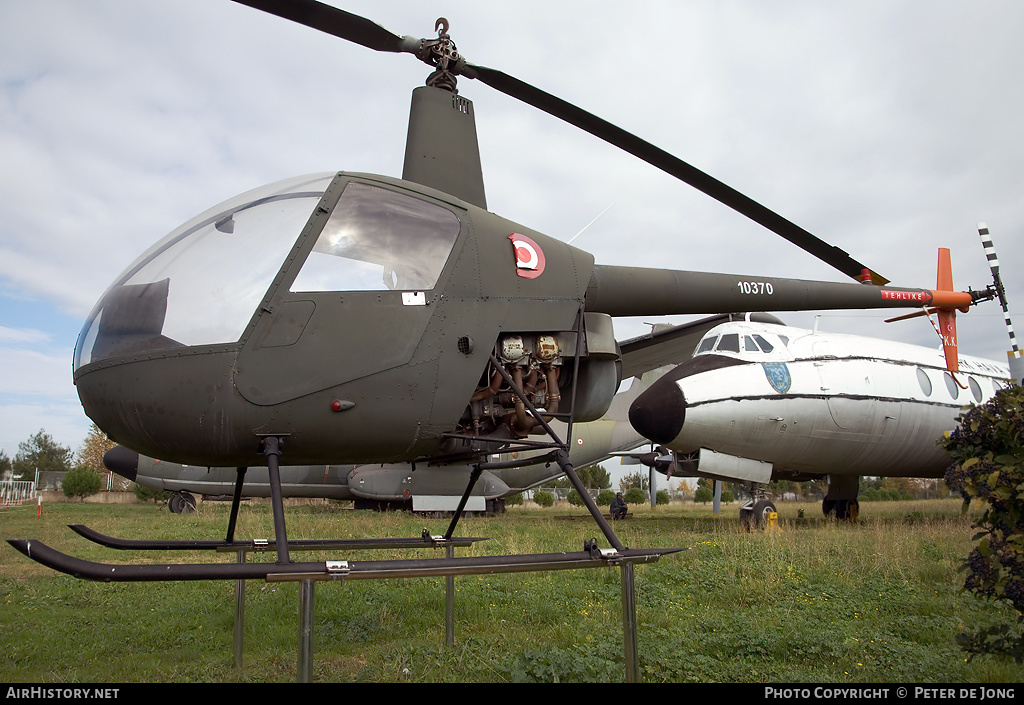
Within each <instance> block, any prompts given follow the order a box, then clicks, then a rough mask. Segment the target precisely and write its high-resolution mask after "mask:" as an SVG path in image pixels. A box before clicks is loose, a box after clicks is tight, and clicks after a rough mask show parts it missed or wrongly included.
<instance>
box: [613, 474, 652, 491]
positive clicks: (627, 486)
mask: <svg viewBox="0 0 1024 705" xmlns="http://www.w3.org/2000/svg"><path fill="white" fill-rule="evenodd" d="M647 483H648V480H647V478H646V477H644V473H640V472H631V473H629V474H628V475H626V476H625V477H623V478H622V479H621V480H619V491H620V492H622V493H623V494H625V493H626V492H629V490H631V489H632V488H634V487H636V488H638V489H640V490H641V491H646V490H647Z"/></svg>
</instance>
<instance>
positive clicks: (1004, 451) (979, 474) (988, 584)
mask: <svg viewBox="0 0 1024 705" xmlns="http://www.w3.org/2000/svg"><path fill="white" fill-rule="evenodd" d="M958 420H959V422H960V423H959V425H958V426H957V428H956V429H955V430H954V431H953V432H952V433H950V434H949V436H948V437H947V438H943V439H940V440H939V444H940V445H941V446H942V447H943V448H944V449H945V451H946V453H947V454H948V455H949V456H950V458H952V459H953V461H954V463H953V465H951V466H950V467H949V468H948V469H947V470H946V484H948V485H949V487H950V489H952V490H954V491H956V492H959V493H960V495H961V496H962V497H963V498H964V508H965V509H966V508H967V506H968V505H969V504H970V502H971V500H973V499H976V498H977V499H981V500H984V501H985V502H987V504H988V507H987V508H986V509H985V512H984V513H983V514H982V516H981V518H980V519H979V520H978V521H977V522H976V523H975V524H974V527H975V528H977V529H980V530H981V531H979V533H977V534H976V535H975V536H974V541H977V545H976V546H975V547H974V548H973V549H972V550H971V552H970V554H969V555H968V556H967V559H966V561H965V564H966V565H965V567H966V569H967V578H966V580H965V581H964V589H965V590H968V591H970V592H973V593H975V594H976V595H978V596H979V597H985V598H988V599H992V600H1002V601H1005V602H1008V603H1009V604H1010V605H1012V606H1013V609H1014V610H1016V612H1017V620H1016V628H1014V627H1013V626H1012V625H1009V624H1001V625H995V626H992V627H987V628H983V629H980V630H978V631H975V632H972V633H965V634H960V635H958V636H957V643H958V644H959V645H960V648H962V649H963V650H965V651H967V652H968V653H969V654H970V655H971V658H973V657H974V656H975V655H977V654H1000V655H1004V656H1010V657H1012V658H1013V659H1014V660H1015V661H1016V662H1017V663H1018V664H1020V663H1024V635H1022V633H1021V627H1022V624H1024V389H1022V388H1021V387H1017V386H1014V387H1011V388H1008V389H1003V390H1000V391H999V392H997V393H996V395H995V396H994V397H992V399H990V400H989V401H988V402H987V403H985V404H982V405H980V406H978V405H975V406H972V407H970V408H969V409H968V410H967V411H966V412H965V413H964V414H961V416H960V417H959V419H958Z"/></svg>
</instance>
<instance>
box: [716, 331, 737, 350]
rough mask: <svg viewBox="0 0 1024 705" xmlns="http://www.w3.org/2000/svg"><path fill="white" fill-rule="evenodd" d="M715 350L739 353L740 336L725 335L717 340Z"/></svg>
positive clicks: (735, 334)
mask: <svg viewBox="0 0 1024 705" xmlns="http://www.w3.org/2000/svg"><path fill="white" fill-rule="evenodd" d="M715 350H719V351H722V352H736V353H738V352H739V351H740V336H739V334H738V333H726V334H725V335H723V336H722V337H721V338H719V339H718V345H716V346H715Z"/></svg>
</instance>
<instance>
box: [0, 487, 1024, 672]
mask: <svg viewBox="0 0 1024 705" xmlns="http://www.w3.org/2000/svg"><path fill="white" fill-rule="evenodd" d="M779 509H780V515H781V516H780V519H781V526H780V528H779V529H778V530H777V531H769V532H765V533H747V532H745V531H743V529H742V528H741V526H740V524H739V521H738V519H737V518H736V509H735V506H733V507H730V508H726V509H723V514H722V517H721V518H714V517H712V516H711V510H710V507H701V506H699V505H698V506H692V505H683V506H675V505H673V506H670V507H659V508H658V509H655V510H651V509H650V508H646V507H640V508H632V511H633V514H634V517H633V519H631V520H629V521H625V522H618V523H616V524H615V525H614V527H615V530H616V531H617V532H618V535H619V537H620V538H621V539H622V541H623V543H625V544H626V545H627V546H630V547H681V548H688V549H689V550H687V551H684V552H681V553H678V554H675V555H673V556H670V557H667V558H664V559H662V560H661V561H659V562H657V563H655V564H652V565H645V566H638V567H637V568H636V603H637V620H638V624H639V657H640V665H641V676H642V678H643V680H645V681H648V682H662V681H668V682H714V681H725V682H802V683H805V682H828V683H856V682H902V683H908V682H965V683H966V682H984V683H994V682H1021V681H1022V680H1024V678H1022V677H1024V668H1021V667H1018V666H1016V665H1014V664H1013V663H1012V661H1004V660H999V659H995V658H991V657H982V658H976V659H975V660H973V661H971V662H968V661H967V660H966V658H965V656H964V654H963V653H962V652H961V651H960V650H959V648H958V647H957V646H956V644H955V642H954V638H955V636H956V634H957V633H959V632H960V631H964V630H966V629H968V628H971V629H974V628H977V627H979V626H983V625H986V624H992V623H999V622H1006V621H1009V620H1011V619H1013V617H1014V615H1012V614H1008V610H1007V609H1005V608H1003V607H1002V606H1001V605H999V604H996V603H992V602H985V601H980V600H978V599H976V598H974V597H973V596H972V595H970V594H967V593H963V592H962V591H961V590H960V585H961V582H962V577H961V575H960V574H959V573H958V572H957V571H958V568H959V566H960V563H961V561H962V559H963V558H964V557H965V556H966V555H967V553H968V551H969V548H970V537H971V535H972V529H971V518H970V517H969V516H968V517H964V516H961V515H960V504H959V501H957V500H946V501H941V500H932V501H923V502H886V503H864V504H862V511H861V517H860V521H859V522H858V523H857V524H854V525H846V524H836V523H834V522H828V521H825V520H824V519H820V518H818V517H820V510H819V508H818V505H816V504H812V503H806V504H802V503H784V504H781V505H780V506H779ZM801 509H803V510H804V513H805V514H806V517H807V518H801V517H799V516H798V511H799V510H801ZM580 513H581V512H580V510H579V509H575V508H569V507H566V506H562V507H555V508H552V509H546V510H542V509H536V508H513V509H512V510H510V511H509V513H508V514H506V515H504V516H501V517H493V518H466V519H463V520H462V522H461V523H460V525H459V531H458V533H459V534H460V535H463V536H487V537H491V538H490V540H488V541H484V542H480V543H477V544H476V545H475V546H474V547H473V548H471V549H470V548H465V549H458V550H457V555H460V556H464V555H474V554H508V553H534V552H548V551H577V550H580V549H581V548H582V545H583V541H584V540H585V539H587V538H590V537H594V536H596V537H598V538H600V539H601V544H602V545H606V544H605V541H604V539H603V537H601V534H600V531H599V530H598V528H597V526H596V525H595V524H594V523H593V522H592V521H591V520H589V519H587V520H574V521H569V520H564V519H561V518H559V517H564V516H565V515H568V514H575V515H577V516H578V515H580ZM72 523H81V524H86V525H88V526H90V527H92V528H94V529H96V530H97V531H100V532H102V533H105V534H110V535H113V536H122V537H146V538H176V539H177V538H220V537H222V536H223V533H224V530H225V527H226V523H227V507H226V506H224V505H219V504H205V505H202V506H201V510H200V512H199V513H198V514H195V515H189V516H179V515H169V514H168V513H167V512H166V510H158V509H157V508H156V507H154V506H152V505H145V506H142V505H125V506H120V505H90V504H50V505H47V506H46V507H45V509H44V514H43V516H42V518H38V519H37V517H36V508H35V507H25V508H9V509H5V510H2V511H0V527H2V528H3V537H4V538H33V539H38V540H40V541H43V542H44V543H47V544H48V545H50V546H52V547H54V548H56V549H58V550H62V551H65V552H68V553H70V554H72V555H75V556H78V557H81V558H86V559H89V560H95V561H101V562H106V563H126V562H196V561H211V560H219V561H233V560H234V559H235V557H234V555H233V554H224V555H206V554H199V553H196V554H182V553H177V552H175V553H156V552H126V551H114V550H112V549H105V548H103V547H100V546H97V545H95V544H92V543H91V542H88V541H86V540H85V539H83V538H81V537H79V536H77V535H76V534H74V533H72V532H71V531H70V530H69V529H67V528H66V525H67V524H72ZM447 525H448V520H442V519H422V518H418V517H415V516H411V515H407V514H397V513H391V514H377V513H373V512H362V511H358V512H357V511H353V510H348V509H340V508H330V507H293V508H289V509H288V530H289V537H290V538H293V539H303V538H327V537H330V538H344V537H380V536H416V535H419V534H420V532H421V531H422V530H423V529H424V528H427V529H429V530H430V531H431V532H432V533H435V534H439V533H444V531H445V529H446V528H447ZM272 533H273V520H272V516H271V512H270V509H269V507H267V506H266V505H252V506H247V507H245V508H244V509H243V510H242V512H241V515H240V518H239V527H238V530H237V535H238V536H239V537H240V538H259V537H269V536H271V535H272ZM433 555H436V556H440V555H442V554H441V553H439V552H438V553H435V552H434V551H433V550H430V549H419V550H403V551H373V552H359V553H352V554H349V555H345V556H338V555H329V556H328V555H325V554H301V555H296V556H293V558H295V559H297V560H320V559H322V558H347V559H351V560H370V559H382V558H407V557H417V556H418V557H429V556H433ZM274 559H275V556H274V554H268V555H265V556H262V557H252V556H250V560H269V561H272V560H274ZM455 586H456V598H455V609H456V627H455V641H456V643H455V646H454V647H448V646H446V644H445V628H444V604H445V590H444V578H417V579H390V580H357V581H349V582H345V583H317V588H316V613H315V627H314V646H313V649H314V659H315V666H314V679H315V680H317V681H373V682H396V681H412V682H472V681H486V682H507V681H555V680H559V681H619V680H622V679H623V674H624V666H623V645H622V615H621V601H620V576H619V572H618V570H615V569H597V570H577V571H558V572H548V573H523V574H503V575H482V576H467V577H459V578H456V580H455ZM298 590H299V589H298V586H297V585H296V584H294V583H263V582H259V581H250V582H249V583H248V584H247V586H246V594H245V614H246V620H245V652H244V667H243V670H242V671H241V672H236V671H235V670H234V667H233V662H232V620H233V608H234V583H233V582H231V581H218V582H177V583H111V584H106V583H91V582H85V581H80V580H77V579H74V578H71V577H68V576H65V575H62V574H58V573H54V572H53V571H51V570H49V569H47V568H43V567H41V566H39V565H37V564H35V563H33V562H32V561H29V560H28V559H26V558H25V557H24V556H22V555H21V554H20V553H18V552H16V551H14V549H12V548H10V547H9V546H4V547H3V549H0V648H2V652H3V653H4V654H5V655H6V658H4V659H0V680H2V681H6V682H61V683H65V682H90V683H101V682H208V681H247V682H251V681H256V682H271V681H283V682H290V681H294V680H295V679H296V662H297V645H298V603H299V600H298Z"/></svg>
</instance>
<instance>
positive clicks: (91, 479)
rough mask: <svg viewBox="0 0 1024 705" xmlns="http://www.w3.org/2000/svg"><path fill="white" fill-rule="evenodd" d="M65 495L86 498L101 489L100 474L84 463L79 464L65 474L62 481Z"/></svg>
mask: <svg viewBox="0 0 1024 705" xmlns="http://www.w3.org/2000/svg"><path fill="white" fill-rule="evenodd" d="M61 486H62V487H63V489H64V496H65V497H78V498H79V500H84V499H85V498H86V497H88V496H89V495H93V494H96V493H97V492H99V491H100V486H101V481H100V476H99V475H98V474H97V473H95V472H93V471H92V470H91V469H90V468H87V467H85V466H84V465H77V466H75V467H74V468H72V469H71V470H68V473H67V474H66V475H65V476H64V481H63V482H62V483H61Z"/></svg>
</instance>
